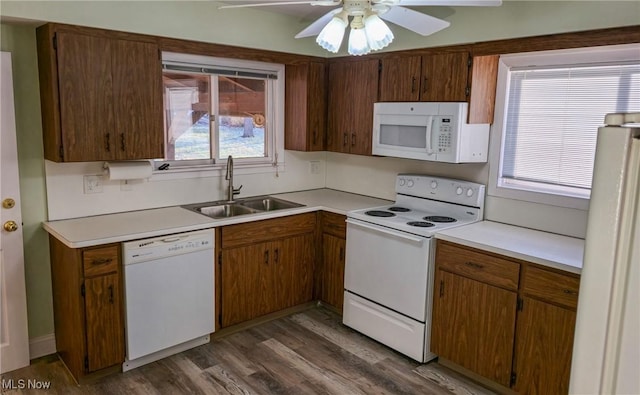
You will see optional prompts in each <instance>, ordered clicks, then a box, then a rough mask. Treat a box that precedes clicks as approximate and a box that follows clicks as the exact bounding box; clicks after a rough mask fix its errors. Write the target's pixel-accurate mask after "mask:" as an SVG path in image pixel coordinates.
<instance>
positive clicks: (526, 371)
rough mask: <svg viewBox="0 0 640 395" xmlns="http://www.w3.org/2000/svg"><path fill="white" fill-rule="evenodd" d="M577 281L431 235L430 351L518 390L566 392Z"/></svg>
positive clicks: (568, 275) (576, 276)
mask: <svg viewBox="0 0 640 395" xmlns="http://www.w3.org/2000/svg"><path fill="white" fill-rule="evenodd" d="M579 282H580V280H579V276H578V275H576V274H573V273H565V272H561V271H559V270H555V269H550V268H546V267H541V266H538V265H535V264H533V263H530V262H525V261H520V260H515V259H511V258H507V257H504V256H500V255H497V254H493V253H488V252H483V251H481V250H477V249H474V248H470V247H465V246H459V245H456V244H453V243H449V242H445V241H442V240H438V242H437V247H436V275H435V287H434V304H433V320H432V322H433V323H432V335H431V348H432V350H433V352H434V353H436V354H437V355H439V356H440V357H442V358H445V359H447V360H449V361H451V362H453V363H455V364H457V365H459V366H462V367H464V368H466V369H468V370H470V371H472V372H474V373H476V374H478V375H480V376H483V377H485V378H488V379H490V380H492V381H493V382H496V383H498V384H500V385H502V386H504V387H509V388H511V389H513V390H515V391H517V392H518V393H522V394H566V393H568V389H569V373H570V369H571V353H572V349H573V333H574V329H575V320H576V306H577V300H578V289H579Z"/></svg>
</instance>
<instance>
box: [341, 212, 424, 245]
mask: <svg viewBox="0 0 640 395" xmlns="http://www.w3.org/2000/svg"><path fill="white" fill-rule="evenodd" d="M347 224H351V225H355V226H359V227H361V228H365V229H368V230H372V231H374V232H379V233H386V234H388V235H391V236H394V237H398V238H401V239H406V240H409V241H412V242H414V243H422V242H423V241H424V240H425V238H423V237H419V236H414V235H411V234H408V233H404V232H397V231H394V230H392V229H389V228H385V227H384V226H376V225H370V224H368V223H366V222H360V221H354V220H352V219H350V218H347Z"/></svg>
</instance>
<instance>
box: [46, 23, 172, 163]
mask: <svg viewBox="0 0 640 395" xmlns="http://www.w3.org/2000/svg"><path fill="white" fill-rule="evenodd" d="M37 39H38V66H39V69H40V98H41V106H42V119H43V138H44V150H45V158H46V159H49V160H52V161H56V162H84V161H99V160H127V159H150V158H162V157H163V155H164V153H163V151H164V149H163V145H164V132H163V110H162V70H161V62H160V52H159V49H158V46H157V44H155V43H153V42H143V41H135V40H133V39H126V38H113V37H110V36H109V35H108V34H106V33H105V32H104V31H101V30H96V31H93V29H87V28H77V27H66V26H59V25H51V24H48V25H44V26H41V27H39V28H38V29H37Z"/></svg>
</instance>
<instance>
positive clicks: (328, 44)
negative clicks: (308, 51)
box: [316, 12, 348, 53]
mask: <svg viewBox="0 0 640 395" xmlns="http://www.w3.org/2000/svg"><path fill="white" fill-rule="evenodd" d="M347 24H348V22H347V15H346V13H344V12H340V13H339V14H337V15H336V16H334V17H333V18H332V19H331V21H329V23H327V26H325V27H324V28H323V29H322V31H321V32H320V34H318V37H316V42H317V43H318V45H320V46H321V47H322V48H324V49H326V50H327V51H329V52H332V53H336V52H338V50H339V49H340V44H342V39H343V38H344V31H345V29H346V28H347Z"/></svg>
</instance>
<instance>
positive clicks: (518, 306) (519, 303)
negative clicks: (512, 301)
mask: <svg viewBox="0 0 640 395" xmlns="http://www.w3.org/2000/svg"><path fill="white" fill-rule="evenodd" d="M523 308H524V300H523V299H522V298H518V301H517V302H516V310H518V311H522V309H523Z"/></svg>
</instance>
